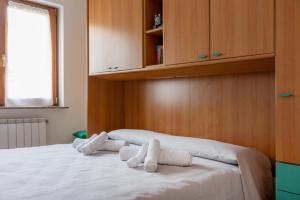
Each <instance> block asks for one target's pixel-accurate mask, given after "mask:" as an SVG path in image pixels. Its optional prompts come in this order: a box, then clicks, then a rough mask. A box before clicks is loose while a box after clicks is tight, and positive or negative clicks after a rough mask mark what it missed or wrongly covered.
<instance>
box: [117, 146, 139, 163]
mask: <svg viewBox="0 0 300 200" xmlns="http://www.w3.org/2000/svg"><path fill="white" fill-rule="evenodd" d="M139 149H140V147H132V146H125V147H122V148H121V149H120V151H119V157H120V160H122V161H127V160H129V159H130V158H132V157H134V156H135V155H136V154H137V153H138V152H139ZM143 162H144V160H143Z"/></svg>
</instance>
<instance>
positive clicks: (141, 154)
mask: <svg viewBox="0 0 300 200" xmlns="http://www.w3.org/2000/svg"><path fill="white" fill-rule="evenodd" d="M147 150H148V144H143V145H142V147H141V148H140V149H139V150H138V153H137V154H136V155H135V156H133V157H132V158H130V159H129V160H127V166H128V167H130V168H135V167H137V166H138V165H139V164H140V163H142V162H143V160H144V159H145V157H146V155H147Z"/></svg>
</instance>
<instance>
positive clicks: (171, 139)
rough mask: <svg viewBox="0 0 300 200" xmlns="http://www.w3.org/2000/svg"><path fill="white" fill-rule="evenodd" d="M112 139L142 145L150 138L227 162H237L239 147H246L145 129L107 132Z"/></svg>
mask: <svg viewBox="0 0 300 200" xmlns="http://www.w3.org/2000/svg"><path fill="white" fill-rule="evenodd" d="M108 137H109V138H111V139H113V140H126V141H128V142H129V143H132V144H137V145H142V144H144V143H148V141H149V140H150V139H152V138H156V139H158V140H159V141H160V144H161V148H163V149H176V150H185V151H189V152H190V153H191V154H192V155H193V156H196V157H201V158H207V159H211V160H216V161H220V162H224V163H228V164H235V165H236V164H238V163H237V155H236V152H238V151H239V150H241V149H243V148H244V149H248V148H246V147H241V146H237V145H232V144H227V143H223V142H218V141H215V140H207V139H199V138H191V137H181V136H172V135H167V134H162V133H157V132H153V131H146V130H134V129H120V130H115V131H111V132H110V133H108Z"/></svg>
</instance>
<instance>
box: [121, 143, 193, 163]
mask: <svg viewBox="0 0 300 200" xmlns="http://www.w3.org/2000/svg"><path fill="white" fill-rule="evenodd" d="M138 151H139V148H137V147H132V146H126V147H122V148H121V149H120V152H119V156H120V159H121V160H122V161H127V160H128V159H130V158H131V157H133V156H135V155H136V154H137V152H138ZM192 159H193V157H192V154H191V153H190V152H188V151H181V150H168V149H161V150H160V153H159V159H158V164H161V165H173V166H181V167H187V166H191V165H192Z"/></svg>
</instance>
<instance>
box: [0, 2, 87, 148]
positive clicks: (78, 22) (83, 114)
mask: <svg viewBox="0 0 300 200" xmlns="http://www.w3.org/2000/svg"><path fill="white" fill-rule="evenodd" d="M46 2H49V3H54V4H55V5H59V6H61V7H60V8H61V11H62V13H63V18H62V19H63V23H61V24H62V25H63V34H64V40H63V42H62V43H63V45H62V46H63V52H62V54H63V55H64V57H63V59H62V60H61V61H62V63H61V64H63V66H62V72H61V75H62V76H63V78H64V84H62V85H61V87H62V88H61V91H63V99H64V105H65V106H69V108H68V109H48V110H45V109H37V110H35V109H34V110H30V109H26V110H22V109H15V110H5V109H0V118H22V117H44V118H46V119H48V120H49V124H48V125H47V143H48V144H56V143H69V142H71V141H72V132H74V131H76V130H82V129H86V127H87V95H86V93H87V64H86V63H87V55H86V50H87V31H86V29H87V28H86V27H87V3H86V0H46Z"/></svg>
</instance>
